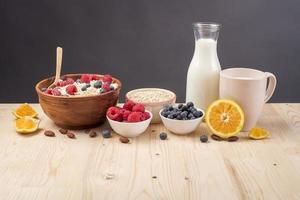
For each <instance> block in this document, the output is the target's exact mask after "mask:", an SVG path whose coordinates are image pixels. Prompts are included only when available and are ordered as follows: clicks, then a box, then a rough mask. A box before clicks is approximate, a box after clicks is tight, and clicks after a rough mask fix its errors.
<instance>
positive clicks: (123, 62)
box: [0, 0, 300, 103]
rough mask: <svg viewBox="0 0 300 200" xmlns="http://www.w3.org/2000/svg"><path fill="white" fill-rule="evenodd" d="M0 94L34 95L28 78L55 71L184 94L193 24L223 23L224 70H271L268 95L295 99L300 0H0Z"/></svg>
mask: <svg viewBox="0 0 300 200" xmlns="http://www.w3.org/2000/svg"><path fill="white" fill-rule="evenodd" d="M0 9H1V10H0V15H1V17H0V20H1V21H0V22H1V31H0V41H1V43H0V44H1V50H0V51H1V52H0V55H1V60H0V74H1V79H0V83H1V93H0V102H1V103H3V102H36V101H37V96H36V94H35V91H34V85H35V83H36V82H37V81H38V80H40V79H42V78H45V77H48V76H50V75H54V73H55V48H56V46H58V45H59V46H62V47H63V48H64V56H63V73H73V72H74V73H76V72H78V73H79V72H91V73H102V74H103V73H110V74H112V75H114V76H116V77H118V78H119V79H120V80H122V82H123V85H124V87H123V90H122V97H123V95H124V93H125V92H126V91H128V90H131V89H134V88H140V87H162V88H167V89H170V90H173V91H174V92H176V93H177V95H178V100H179V101H184V98H185V82H186V72H187V69H188V65H189V62H190V59H191V57H192V54H193V50H194V38H193V32H192V27H191V23H192V22H195V21H216V22H219V23H221V24H222V25H223V28H222V30H221V33H220V38H219V43H218V53H219V59H220V62H221V65H222V66H224V67H223V68H226V67H229V66H243V67H253V68H256V69H260V70H264V71H270V72H273V73H275V74H276V75H277V77H278V88H277V90H276V92H275V94H274V96H273V98H272V101H273V102H300V90H299V87H298V85H299V84H300V72H299V67H300V56H299V53H300V23H299V19H300V1H297V0H285V1H282V0H272V1H271V0H248V1H241V0H226V1H224V0H220V1H216V0H211V1H200V0H186V1H183V0H173V1H163V0H159V1H151V0H132V1H124V0H120V1H101V0H94V1H92V0H86V1H84V0H81V1H80V0H72V1H71V0H67V1H63V0H48V1H46V0H39V1H33V0H27V1H23V0H19V1H14V0H4V1H3V0H1V3H0Z"/></svg>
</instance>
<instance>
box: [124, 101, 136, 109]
mask: <svg viewBox="0 0 300 200" xmlns="http://www.w3.org/2000/svg"><path fill="white" fill-rule="evenodd" d="M134 105H135V103H134V102H133V101H130V100H129V101H127V102H126V103H125V104H124V105H123V108H124V109H126V110H130V111H132V107H133V106H134Z"/></svg>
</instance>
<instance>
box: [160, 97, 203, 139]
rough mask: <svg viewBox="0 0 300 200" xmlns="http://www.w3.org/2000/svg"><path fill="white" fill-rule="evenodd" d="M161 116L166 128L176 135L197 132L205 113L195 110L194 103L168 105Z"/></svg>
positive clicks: (161, 112) (161, 111)
mask: <svg viewBox="0 0 300 200" xmlns="http://www.w3.org/2000/svg"><path fill="white" fill-rule="evenodd" d="M159 115H160V117H161V120H162V122H163V124H164V126H165V127H166V128H167V129H168V130H169V131H171V132H173V133H175V134H181V135H184V134H188V133H191V132H193V131H195V130H196V129H197V128H198V126H199V124H200V123H201V122H202V119H203V117H204V111H203V110H201V109H199V108H195V107H194V104H193V103H192V102H188V103H186V104H178V105H177V106H176V105H175V106H173V105H167V106H165V107H164V108H163V109H161V110H160V112H159Z"/></svg>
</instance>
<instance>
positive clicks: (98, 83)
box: [94, 81, 102, 88]
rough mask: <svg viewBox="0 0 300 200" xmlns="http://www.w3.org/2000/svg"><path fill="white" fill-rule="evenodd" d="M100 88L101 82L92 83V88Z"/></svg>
mask: <svg viewBox="0 0 300 200" xmlns="http://www.w3.org/2000/svg"><path fill="white" fill-rule="evenodd" d="M101 86H102V83H101V81H96V82H95V83H94V88H101Z"/></svg>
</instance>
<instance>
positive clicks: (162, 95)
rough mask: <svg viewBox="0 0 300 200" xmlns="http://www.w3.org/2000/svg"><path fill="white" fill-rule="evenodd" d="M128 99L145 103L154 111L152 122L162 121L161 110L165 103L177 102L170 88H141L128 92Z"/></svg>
mask: <svg viewBox="0 0 300 200" xmlns="http://www.w3.org/2000/svg"><path fill="white" fill-rule="evenodd" d="M126 100H131V101H133V102H134V103H142V104H143V105H145V108H146V110H148V111H150V112H151V113H152V116H153V117H152V120H151V123H160V122H161V118H160V116H159V111H160V110H161V109H162V108H163V107H164V106H165V105H172V104H175V102H176V95H175V93H174V92H172V91H170V90H166V89H161V88H140V89H135V90H131V91H129V92H127V94H126Z"/></svg>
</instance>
